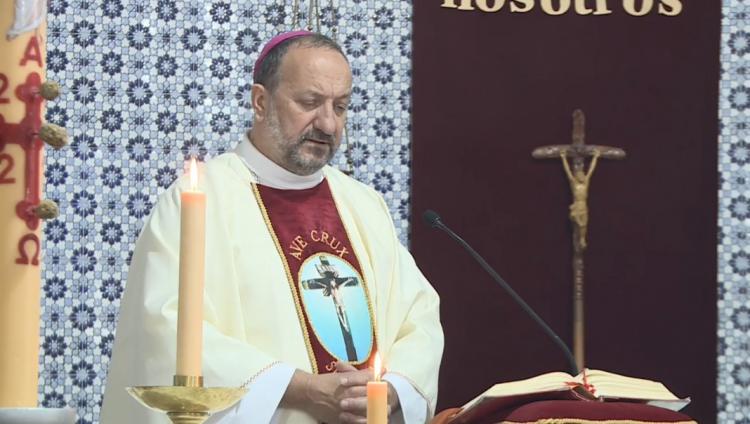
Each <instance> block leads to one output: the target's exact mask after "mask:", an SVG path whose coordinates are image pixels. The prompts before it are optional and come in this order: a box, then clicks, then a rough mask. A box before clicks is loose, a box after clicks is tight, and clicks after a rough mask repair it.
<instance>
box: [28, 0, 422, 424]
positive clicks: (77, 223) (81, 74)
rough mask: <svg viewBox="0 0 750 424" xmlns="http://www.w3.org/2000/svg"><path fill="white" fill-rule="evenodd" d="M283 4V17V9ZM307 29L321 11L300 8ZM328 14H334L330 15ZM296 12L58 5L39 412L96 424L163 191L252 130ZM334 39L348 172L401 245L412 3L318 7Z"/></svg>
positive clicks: (241, 5)
mask: <svg viewBox="0 0 750 424" xmlns="http://www.w3.org/2000/svg"><path fill="white" fill-rule="evenodd" d="M284 3H286V5H285V4H284ZM300 3H301V4H300V9H301V11H302V16H301V20H300V23H301V24H302V25H306V24H307V22H308V20H307V16H305V14H304V11H307V5H308V2H306V1H302V2H300ZM331 3H333V6H334V7H335V9H333V8H332V7H331ZM291 4H292V1H291V0H290V1H285V2H281V1H278V0H263V1H253V2H250V1H243V2H230V1H176V0H99V1H88V0H50V1H49V19H48V21H49V22H48V25H49V28H48V44H47V49H48V76H49V78H50V79H52V80H55V81H59V82H61V83H62V85H63V87H64V94H63V95H62V96H61V97H60V98H58V99H57V100H55V101H54V102H50V104H49V107H48V110H47V119H48V121H50V122H53V123H57V124H59V125H63V126H65V127H67V129H68V132H69V134H70V135H71V138H72V143H71V146H70V147H69V148H66V149H63V150H60V151H49V152H48V156H47V159H46V162H47V163H46V178H47V187H46V192H47V197H48V198H51V199H55V200H57V201H58V203H59V205H60V208H61V210H62V214H61V216H60V217H59V218H58V219H57V220H55V221H51V222H49V223H48V224H47V225H46V228H45V238H46V241H45V247H44V248H45V253H46V256H45V262H44V275H43V277H44V280H43V288H44V299H43V301H42V313H43V326H42V346H43V355H42V356H41V357H42V359H41V376H40V377H41V378H40V387H41V389H40V402H41V403H42V404H43V405H45V406H62V405H64V404H68V405H71V406H73V407H75V408H77V409H78V414H79V417H80V418H79V422H80V423H94V422H97V421H98V415H99V409H100V404H101V399H102V390H103V386H104V380H105V376H106V372H107V365H108V359H109V356H110V353H111V348H112V342H113V339H114V330H115V324H116V321H117V312H118V306H119V301H120V297H121V295H122V292H123V287H124V282H125V279H126V274H127V267H128V259H129V257H130V254H131V249H132V247H133V243H134V242H135V239H136V237H137V235H138V232H139V230H140V228H141V225H142V223H143V221H144V218H145V217H146V216H147V215H148V213H149V211H150V209H151V207H152V206H153V204H154V202H155V201H156V198H157V195H158V194H159V193H160V192H161V191H162V190H164V188H165V187H167V186H168V185H169V184H170V183H171V182H172V181H173V180H174V179H175V177H176V176H177V174H178V172H182V166H183V160H184V158H185V157H186V156H189V155H197V156H199V157H200V158H201V159H208V158H209V157H211V156H215V155H217V154H219V153H221V152H223V151H225V150H227V149H229V148H231V147H232V146H233V145H234V144H235V143H236V142H237V141H238V140H240V139H241V137H242V135H243V134H244V131H245V130H246V128H248V127H249V126H250V125H251V121H252V115H251V109H250V105H249V93H250V91H249V89H250V84H251V77H250V76H251V74H252V70H253V68H252V64H253V61H254V59H255V57H256V55H257V53H258V52H259V51H260V49H261V47H262V43H263V42H265V40H267V39H269V38H270V37H271V36H272V35H274V34H275V33H277V32H280V31H283V30H287V29H290V28H291V25H292V22H293V16H292V7H291ZM320 4H321V10H320V15H321V21H320V22H321V27H322V32H323V33H326V34H329V35H331V29H332V28H333V27H336V28H337V29H338V31H337V38H338V41H339V42H340V43H341V44H342V46H343V47H344V49H345V51H346V52H347V54H348V56H349V58H350V61H351V64H352V68H353V73H354V78H355V85H356V88H355V89H354V92H353V96H352V101H351V112H350V115H349V123H348V131H347V134H348V136H347V140H346V145H345V147H343V150H348V151H347V152H346V154H339V155H338V156H337V158H336V159H335V165H337V166H338V167H339V168H341V169H344V170H347V169H348V165H347V156H348V157H349V158H350V162H351V163H352V165H353V171H354V176H355V177H356V178H357V179H359V180H361V181H363V182H365V183H368V184H370V185H372V186H374V187H375V188H376V189H377V190H378V191H380V192H381V193H382V194H383V195H384V197H385V199H386V201H387V202H388V204H389V206H390V208H391V211H392V213H393V216H394V218H395V221H396V226H397V227H398V230H399V231H400V235H401V238H402V240H404V241H405V240H406V237H407V227H408V222H407V221H408V212H409V162H410V157H409V155H410V151H409V142H410V128H409V125H410V124H409V119H410V118H409V104H410V96H409V87H410V66H411V62H410V54H411V3H410V2H387V3H386V2H374V1H357V0H348V1H339V0H337V1H335V2H330V1H329V0H321V1H320Z"/></svg>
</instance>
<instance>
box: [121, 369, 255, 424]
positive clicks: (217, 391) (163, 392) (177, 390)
mask: <svg viewBox="0 0 750 424" xmlns="http://www.w3.org/2000/svg"><path fill="white" fill-rule="evenodd" d="M126 390H127V391H128V393H130V395H131V396H133V397H134V398H135V399H136V400H138V402H140V403H141V404H142V405H143V406H145V407H147V408H149V409H153V410H154V411H159V412H162V413H165V414H167V417H169V419H170V420H171V421H172V422H173V423H174V424H202V423H203V422H205V421H206V420H207V419H208V417H209V416H210V415H211V414H213V413H215V412H219V411H222V410H224V409H226V408H229V407H230V406H232V405H233V404H235V403H236V402H237V401H238V400H240V399H242V397H243V396H244V395H245V393H247V388H244V387H203V377H200V376H185V375H175V376H174V381H173V385H172V386H136V387H128V388H127V389H126Z"/></svg>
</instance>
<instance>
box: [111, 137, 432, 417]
mask: <svg viewBox="0 0 750 424" xmlns="http://www.w3.org/2000/svg"><path fill="white" fill-rule="evenodd" d="M244 143H248V144H249V142H247V141H244ZM254 171H257V170H254ZM322 176H324V177H325V178H326V179H327V181H328V184H329V186H330V188H331V192H332V194H333V197H334V200H335V203H336V205H337V208H338V211H339V214H340V216H341V220H342V222H343V224H344V226H345V227H346V229H347V232H348V235H349V237H350V239H351V240H350V241H351V245H352V247H353V249H354V250H355V252H356V254H357V257H358V259H359V262H360V265H361V268H362V273H363V277H364V279H365V281H367V282H368V289H369V291H370V295H371V296H372V303H373V309H374V311H373V313H374V317H375V327H376V328H375V331H376V337H377V345H378V347H379V351H380V355H381V356H382V358H383V362H384V364H385V367H386V368H387V371H388V373H389V374H390V375H392V376H398V378H397V379H394V386H395V388H396V390H397V392H398V393H399V400H400V401H401V402H402V403H404V401H405V399H402V395H401V393H403V392H406V391H405V390H402V389H403V385H404V381H408V382H409V383H411V387H413V389H415V390H416V391H418V392H419V394H421V397H422V398H423V399H424V400H426V403H427V409H428V410H429V414H432V413H434V409H435V402H436V398H437V381H438V369H439V366H440V359H441V356H442V351H443V333H442V328H441V326H440V321H439V315H438V309H439V298H438V295H437V293H436V292H435V291H434V289H433V288H432V287H431V286H430V284H429V283H428V282H427V281H426V279H425V278H424V277H423V276H422V274H421V272H420V271H419V269H418V268H417V267H416V265H415V263H414V260H413V258H412V257H411V255H410V254H409V253H408V251H407V250H406V249H405V248H404V247H403V246H402V245H401V244H400V243H399V241H398V239H397V237H396V233H395V229H394V226H393V223H392V221H391V218H390V215H389V213H388V209H387V206H386V205H385V203H384V201H383V199H382V198H381V197H380V195H379V194H377V192H375V191H374V190H373V189H371V188H369V187H367V186H365V185H363V184H361V183H359V182H357V181H355V180H353V179H351V178H349V177H347V176H345V175H344V174H342V173H341V172H339V171H337V170H335V169H333V168H331V167H325V168H324V169H323V173H322ZM257 178H258V177H257V176H256V175H254V173H253V172H251V171H250V170H249V169H248V167H247V166H246V163H245V162H244V161H243V159H242V158H241V157H240V155H238V154H237V153H236V152H231V153H226V154H223V155H221V156H219V157H217V158H215V159H213V160H211V161H209V162H208V163H207V164H206V165H205V167H203V169H202V173H201V184H200V186H201V189H202V190H203V191H205V193H206V203H207V209H206V280H205V300H204V324H203V375H204V381H205V385H206V386H230V387H231V386H241V385H246V386H247V387H248V388H249V392H248V395H247V396H246V399H249V398H253V397H254V403H253V402H247V403H246V407H247V404H250V405H255V408H258V409H259V408H261V407H262V406H265V407H266V408H268V405H269V404H270V405H271V407H272V408H273V409H275V408H276V406H277V405H278V403H279V400H280V398H281V395H283V391H284V390H285V388H286V385H287V384H288V381H289V380H288V379H289V378H290V377H291V372H293V369H295V368H297V369H300V370H304V371H307V372H310V371H311V369H312V368H311V358H309V356H308V349H307V347H306V344H305V340H304V336H303V331H302V328H301V325H300V321H299V318H298V314H297V311H296V309H295V304H294V299H293V296H292V293H291V290H290V287H289V283H288V281H287V276H286V274H285V271H284V266H283V264H282V259H281V257H280V256H279V253H278V251H277V248H276V246H275V244H274V240H273V238H272V236H271V234H270V233H269V230H268V228H267V226H266V223H265V222H264V219H263V216H262V214H261V211H260V209H259V207H258V203H257V202H256V199H255V197H254V196H253V193H252V184H253V183H254V182H255V181H256V180H257ZM260 181H261V183H263V177H262V175H261V176H260ZM185 185H186V181H184V180H180V181H178V182H177V183H175V184H174V185H173V186H172V187H170V188H169V189H168V190H167V191H166V192H165V193H164V194H162V195H161V197H160V199H159V201H158V202H157V204H156V206H155V207H154V210H153V211H152V214H151V217H150V218H149V221H148V222H147V224H146V226H145V227H144V229H143V231H142V233H141V235H140V237H139V239H138V242H137V244H136V248H135V251H134V255H133V258H132V262H131V265H130V270H129V274H128V283H127V287H126V291H125V294H124V296H123V299H122V303H121V305H122V306H121V309H120V315H119V323H118V327H117V333H116V338H115V346H114V349H113V355H112V361H111V363H110V368H109V374H108V377H107V386H106V391H105V395H104V403H103V406H102V413H101V422H102V424H125V423H133V422H136V423H139V424H156V423H168V422H169V421H168V420H167V418H166V417H165V416H164V415H161V414H158V413H156V412H152V411H148V410H147V409H145V408H144V407H142V406H141V405H139V404H138V403H137V402H136V401H135V400H133V399H131V398H130V396H129V395H128V394H127V393H126V392H125V387H127V386H143V385H170V384H171V382H172V376H173V375H174V373H175V369H174V368H175V346H176V327H177V322H176V321H177V287H178V258H179V229H180V211H179V207H180V192H181V191H182V189H183V188H184V186H185ZM311 213H314V211H312V212H311ZM269 371H270V372H269ZM274 372H275V373H276V376H275V377H274V376H273V375H272V374H273V373H274ZM279 376H281V377H280V378H281V381H282V385H281V388H282V389H281V392H278V390H277V391H276V392H277V393H276V394H275V395H274V393H275V392H274V390H270V392H268V393H266V391H267V390H268V387H271V386H272V385H273V384H274V382H273V380H274V378H275V379H276V381H277V382H278V380H279ZM396 380H398V381H397V382H396ZM277 385H278V384H277ZM407 386H408V384H407ZM399 387H401V389H400V388H399ZM243 402H245V401H244V400H243ZM241 404H242V402H240V405H239V406H236V407H235V409H240V408H241V407H242V405H241ZM273 409H272V411H273ZM250 412H251V413H252V411H250ZM269 417H270V416H269ZM269 420H270V418H269ZM407 421H409V420H408V419H407ZM221 422H222V423H223V422H225V421H223V420H222V421H221ZM231 422H232V423H235V422H237V421H231ZM243 422H245V421H243ZM273 422H279V423H294V424H305V423H315V422H316V421H315V420H314V419H313V418H312V417H311V416H310V415H308V414H307V413H305V412H304V411H300V410H292V409H285V408H278V409H277V410H276V412H275V413H274V414H273Z"/></svg>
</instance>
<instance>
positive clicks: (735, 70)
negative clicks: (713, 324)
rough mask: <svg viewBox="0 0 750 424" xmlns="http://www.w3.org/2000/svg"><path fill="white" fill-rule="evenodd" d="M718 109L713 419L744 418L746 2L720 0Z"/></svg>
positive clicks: (749, 282)
mask: <svg viewBox="0 0 750 424" xmlns="http://www.w3.org/2000/svg"><path fill="white" fill-rule="evenodd" d="M723 7H724V13H723V15H724V18H723V22H722V38H721V44H722V47H721V64H722V77H721V85H720V99H719V114H720V118H721V135H720V140H719V172H720V181H721V187H720V191H719V235H720V239H719V247H718V257H719V264H718V270H719V287H718V290H719V296H718V298H719V305H718V309H719V328H718V336H719V346H718V349H717V354H718V371H719V375H718V411H719V417H718V421H719V422H722V423H742V424H747V423H750V144H748V136H750V78H749V77H750V62H749V61H748V60H749V59H750V4H748V2H746V1H744V0H725V1H724V4H723Z"/></svg>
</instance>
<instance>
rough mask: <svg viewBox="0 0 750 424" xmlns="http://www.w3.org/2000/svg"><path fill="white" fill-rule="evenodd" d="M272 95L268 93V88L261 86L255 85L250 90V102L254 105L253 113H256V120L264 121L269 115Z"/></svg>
mask: <svg viewBox="0 0 750 424" xmlns="http://www.w3.org/2000/svg"><path fill="white" fill-rule="evenodd" d="M270 95H271V93H269V92H268V90H267V89H266V87H264V86H263V85H261V84H253V86H252V88H251V90H250V100H251V103H252V105H253V112H255V118H254V119H255V120H256V121H262V120H264V119H265V118H266V114H268V104H269V102H270V100H271V99H270Z"/></svg>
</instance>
